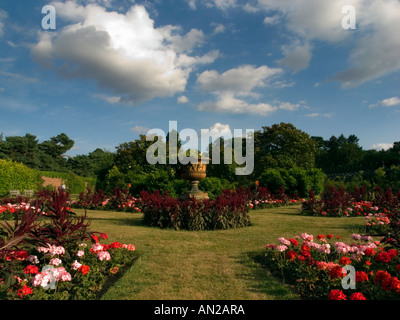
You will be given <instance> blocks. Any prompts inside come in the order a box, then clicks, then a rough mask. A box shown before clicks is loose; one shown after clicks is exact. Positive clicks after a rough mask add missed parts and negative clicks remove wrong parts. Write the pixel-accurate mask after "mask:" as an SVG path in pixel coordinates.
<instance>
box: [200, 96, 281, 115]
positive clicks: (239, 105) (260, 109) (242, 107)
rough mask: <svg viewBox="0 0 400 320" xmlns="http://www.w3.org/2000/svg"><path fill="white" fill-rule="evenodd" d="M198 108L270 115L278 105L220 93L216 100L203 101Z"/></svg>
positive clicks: (218, 111) (219, 111)
mask: <svg viewBox="0 0 400 320" xmlns="http://www.w3.org/2000/svg"><path fill="white" fill-rule="evenodd" d="M198 110H200V111H211V112H217V113H223V112H227V113H233V114H253V115H262V116H268V115H270V114H272V113H274V112H275V111H277V110H278V107H276V106H272V105H270V104H268V103H248V102H247V101H244V100H242V99H238V98H236V97H235V96H234V95H233V94H232V93H224V94H219V95H218V96H217V100H216V101H209V102H203V103H201V104H200V105H199V106H198Z"/></svg>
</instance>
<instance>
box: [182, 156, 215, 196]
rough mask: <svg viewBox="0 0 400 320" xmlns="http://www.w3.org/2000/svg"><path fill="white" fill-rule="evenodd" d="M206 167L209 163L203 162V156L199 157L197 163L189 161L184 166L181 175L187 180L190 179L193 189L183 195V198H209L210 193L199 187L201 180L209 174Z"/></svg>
mask: <svg viewBox="0 0 400 320" xmlns="http://www.w3.org/2000/svg"><path fill="white" fill-rule="evenodd" d="M206 169H207V164H206V163H204V162H201V156H199V157H198V161H197V163H188V164H187V165H185V166H183V169H182V175H181V177H182V178H183V179H185V180H189V181H190V184H191V189H190V190H189V191H187V192H186V193H184V194H183V195H182V198H183V199H190V198H195V199H196V200H205V199H209V197H208V193H206V192H203V191H201V190H200V189H199V182H200V180H203V179H204V178H205V177H206V175H207V173H206Z"/></svg>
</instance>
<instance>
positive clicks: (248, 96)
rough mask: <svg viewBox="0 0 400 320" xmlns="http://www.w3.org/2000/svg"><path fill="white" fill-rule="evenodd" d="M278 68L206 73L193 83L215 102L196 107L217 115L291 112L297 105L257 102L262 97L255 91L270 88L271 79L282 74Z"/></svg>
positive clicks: (266, 114)
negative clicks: (209, 94) (211, 96)
mask: <svg viewBox="0 0 400 320" xmlns="http://www.w3.org/2000/svg"><path fill="white" fill-rule="evenodd" d="M282 72H283V70H282V69H280V68H269V67H268V66H260V67H255V66H252V65H242V66H238V67H237V68H232V69H229V70H227V71H225V72H223V73H218V72H217V71H216V70H207V71H204V72H203V73H201V74H200V75H199V76H198V78H197V81H196V83H197V84H198V85H199V87H200V88H201V89H203V90H205V91H207V92H210V93H212V94H213V95H214V100H210V101H205V102H202V103H200V104H199V105H198V110H200V111H211V112H217V113H233V114H253V115H262V116H268V115H270V114H272V113H274V112H276V111H278V110H288V111H294V110H297V109H298V108H300V107H301V105H300V104H292V103H289V102H279V101H274V102H273V104H271V103H266V102H263V101H259V100H261V98H262V95H261V94H259V93H257V92H256V89H258V88H263V87H273V86H274V84H273V83H272V84H271V79H273V78H274V77H275V76H277V75H280V74H282Z"/></svg>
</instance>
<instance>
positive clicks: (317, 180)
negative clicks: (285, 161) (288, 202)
mask: <svg viewBox="0 0 400 320" xmlns="http://www.w3.org/2000/svg"><path fill="white" fill-rule="evenodd" d="M324 181H325V174H324V173H323V172H322V170H320V169H316V168H312V169H308V170H305V169H301V168H298V167H293V168H290V169H271V168H270V169H266V170H265V171H264V172H263V173H262V174H261V176H260V177H259V182H260V185H261V186H264V187H267V188H268V190H269V191H270V192H272V193H273V194H277V193H278V192H280V188H281V187H283V188H284V190H285V192H287V193H288V194H289V195H295V194H297V195H298V196H300V197H306V196H307V195H308V192H309V191H310V190H311V189H313V190H314V192H315V193H316V194H319V193H321V192H322V191H323V186H324Z"/></svg>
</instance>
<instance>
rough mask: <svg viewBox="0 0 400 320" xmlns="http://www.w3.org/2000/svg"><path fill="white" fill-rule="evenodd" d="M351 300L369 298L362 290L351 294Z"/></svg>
mask: <svg viewBox="0 0 400 320" xmlns="http://www.w3.org/2000/svg"><path fill="white" fill-rule="evenodd" d="M350 300H367V299H366V298H365V297H364V295H363V294H362V293H361V292H354V293H353V294H352V295H351V296H350Z"/></svg>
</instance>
